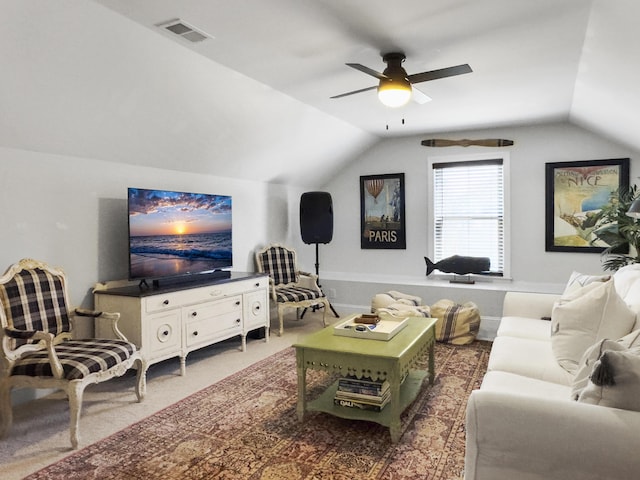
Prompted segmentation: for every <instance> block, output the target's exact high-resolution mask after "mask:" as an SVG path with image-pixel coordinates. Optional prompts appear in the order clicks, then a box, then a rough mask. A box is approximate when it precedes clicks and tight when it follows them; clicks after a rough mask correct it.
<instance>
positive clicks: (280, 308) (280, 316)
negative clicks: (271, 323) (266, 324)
mask: <svg viewBox="0 0 640 480" xmlns="http://www.w3.org/2000/svg"><path fill="white" fill-rule="evenodd" d="M278 322H280V327H279V328H280V329H279V330H278V336H280V337H281V336H282V333H283V332H284V307H283V306H282V305H278Z"/></svg>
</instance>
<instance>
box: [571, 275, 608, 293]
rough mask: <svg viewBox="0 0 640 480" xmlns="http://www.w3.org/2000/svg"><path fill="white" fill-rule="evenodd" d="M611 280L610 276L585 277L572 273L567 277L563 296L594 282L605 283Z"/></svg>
mask: <svg viewBox="0 0 640 480" xmlns="http://www.w3.org/2000/svg"><path fill="white" fill-rule="evenodd" d="M610 279H611V275H587V274H585V273H580V272H575V271H574V272H573V273H572V274H571V276H570V277H569V281H568V282H567V285H566V287H565V288H564V292H563V293H562V295H563V296H566V295H569V294H571V293H573V292H575V291H577V290H579V289H581V288H582V287H586V286H587V285H590V284H591V283H594V282H606V281H608V280H610Z"/></svg>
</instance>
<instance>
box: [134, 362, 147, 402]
mask: <svg viewBox="0 0 640 480" xmlns="http://www.w3.org/2000/svg"><path fill="white" fill-rule="evenodd" d="M136 364H137V371H136V397H138V402H141V401H142V399H143V398H144V396H145V395H146V394H147V362H146V361H145V360H144V359H143V358H139V359H138V360H136Z"/></svg>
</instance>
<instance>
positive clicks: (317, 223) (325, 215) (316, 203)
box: [300, 192, 333, 243]
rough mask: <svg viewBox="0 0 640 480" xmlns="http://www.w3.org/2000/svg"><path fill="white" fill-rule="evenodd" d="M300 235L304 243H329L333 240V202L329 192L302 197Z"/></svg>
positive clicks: (305, 194)
mask: <svg viewBox="0 0 640 480" xmlns="http://www.w3.org/2000/svg"><path fill="white" fill-rule="evenodd" d="M300 233H301V235H302V241H303V242H304V243H329V242H330V241H331V239H332V238H333V202H332V201H331V194H330V193H328V192H306V193H303V194H302V197H300Z"/></svg>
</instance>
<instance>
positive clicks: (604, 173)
mask: <svg viewBox="0 0 640 480" xmlns="http://www.w3.org/2000/svg"><path fill="white" fill-rule="evenodd" d="M628 188H629V159H628V158H614V159H610V160H587V161H578V162H556V163H547V164H546V222H545V223H546V231H545V244H546V251H548V252H554V251H555V252H585V253H590V252H594V253H600V252H602V251H603V250H604V249H605V248H606V247H608V245H607V244H606V243H604V242H603V241H602V240H600V239H598V238H597V237H596V236H595V235H594V233H593V231H594V230H595V229H596V227H597V226H598V225H597V224H598V219H599V215H598V214H599V212H600V210H601V209H602V207H604V206H605V205H608V204H610V203H611V202H612V201H616V199H617V195H618V192H620V191H623V190H626V189H628Z"/></svg>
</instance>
